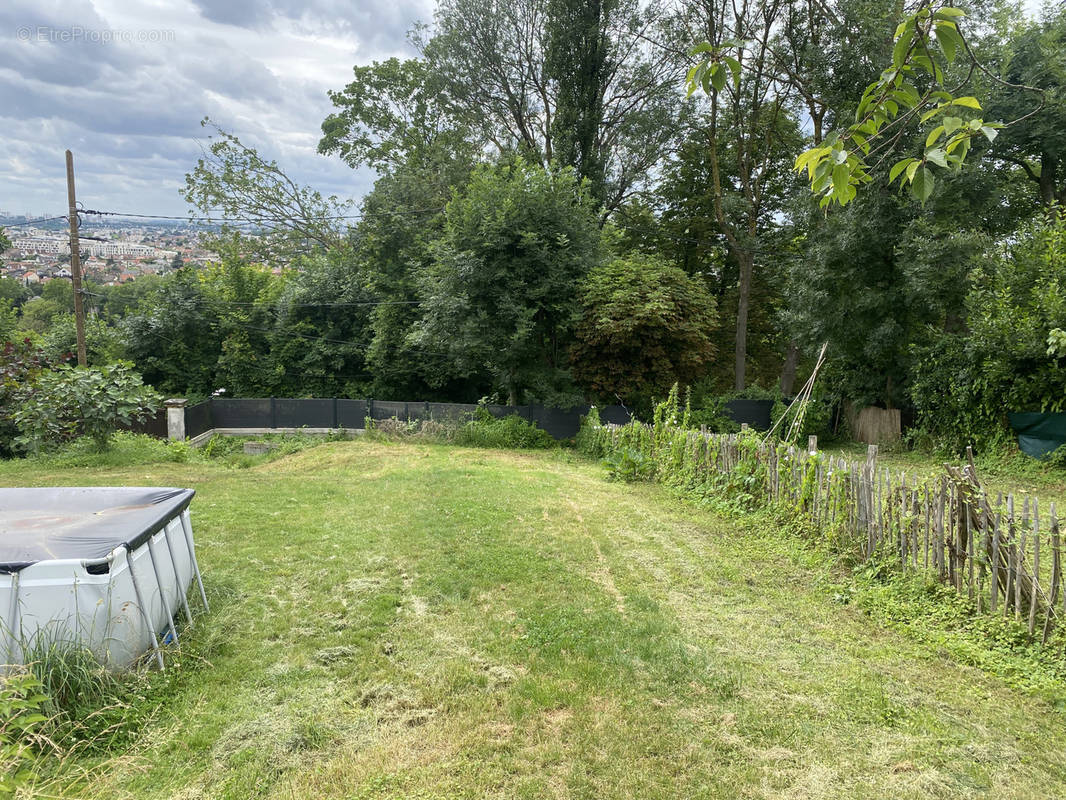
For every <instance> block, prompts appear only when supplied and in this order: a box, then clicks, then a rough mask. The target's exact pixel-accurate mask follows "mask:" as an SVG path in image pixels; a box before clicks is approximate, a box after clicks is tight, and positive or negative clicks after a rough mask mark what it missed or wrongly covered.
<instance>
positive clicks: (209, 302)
mask: <svg viewBox="0 0 1066 800" xmlns="http://www.w3.org/2000/svg"><path fill="white" fill-rule="evenodd" d="M83 294H87V295H90V296H92V297H101V298H106V297H107V295H104V294H100V293H98V292H83ZM193 302H194V303H203V304H204V305H219V306H234V307H237V308H242V307H249V306H261V307H263V308H268V309H271V310H273V309H274V308H275V306H274V304H267V303H260V302H256V301H243V300H216V299H214V298H212V297H198V298H193ZM275 302H276V303H278V304H280V305H281V306H282V307H284V308H348V307H354V306H420V305H422V301H421V300H363V301H359V302H351V303H285V302H284V301H275Z"/></svg>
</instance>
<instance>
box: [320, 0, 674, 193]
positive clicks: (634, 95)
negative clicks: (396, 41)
mask: <svg viewBox="0 0 1066 800" xmlns="http://www.w3.org/2000/svg"><path fill="white" fill-rule="evenodd" d="M669 23H670V15H669V14H668V13H667V11H666V10H665V6H664V4H662V3H652V4H647V5H644V4H641V3H640V2H638V0H598V1H597V0H594V2H592V3H587V2H579V1H578V0H511V1H510V2H503V0H443V1H442V2H441V3H440V5H439V7H438V10H437V14H436V18H435V24H434V25H433V26H432V27H425V26H423V27H419V28H416V29H415V31H413V33H412V38H413V40H414V42H415V44H416V46H417V47H418V48H419V50H420V52H421V59H420V60H419V62H418V63H411V62H407V63H406V64H403V65H401V64H399V63H397V64H396V65H394V67H393V68H392V69H389V70H386V69H385V68H384V65H373V67H372V68H356V81H354V82H353V83H352V84H350V85H349V86H348V87H346V88H345V89H344V90H343V91H341V92H335V93H333V94H332V95H331V97H332V99H333V102H334V105H336V106H337V108H338V112H336V113H334V114H332V115H331V116H330V117H329V118H327V120H326V122H325V123H324V124H323V132H324V134H325V136H324V137H323V140H322V143H321V144H320V149H321V150H322V151H323V152H337V153H339V154H340V155H342V157H345V158H346V160H347V161H348V163H350V164H353V165H354V164H356V163H369V164H370V165H371V166H376V164H375V163H374V159H379V160H380V159H382V158H384V157H389V158H394V157H395V156H396V155H398V154H402V153H404V152H407V151H408V148H407V147H406V143H407V142H408V141H409V135H410V134H411V132H412V130H414V129H421V130H428V129H429V126H428V125H427V124H426V122H425V121H426V120H429V121H432V120H439V127H440V130H439V131H438V134H439V133H442V132H443V130H457V131H463V132H464V135H465V132H467V131H469V132H470V133H471V134H472V137H473V140H474V143H475V144H476V146H477V148H478V151H479V152H480V154H481V155H482V156H484V154H486V153H489V152H491V151H495V153H494V155H501V154H508V153H518V154H519V155H521V156H522V157H523V158H525V159H527V160H529V161H531V162H533V163H539V164H541V165H542V166H548V165H549V164H550V163H552V162H553V161H558V162H559V163H560V164H563V165H565V166H573V167H575V168H576V169H577V170H578V173H579V174H580V175H581V176H582V177H584V178H587V179H588V180H589V181H590V184H591V187H592V191H593V193H594V196H596V197H597V199H599V200H600V201H601V202H602V203H603V204H604V205H605V206H606V207H607V208H609V209H612V208H615V207H617V206H618V205H619V204H621V203H622V202H623V201H624V200H625V199H626V198H628V197H629V196H631V195H632V194H634V193H635V192H638V191H639V190H641V189H643V188H645V187H647V186H648V184H649V181H650V179H651V177H652V175H653V174H654V170H655V168H656V166H657V165H658V164H660V163H661V161H662V159H663V157H664V156H665V154H666V153H667V152H668V151H669V148H670V146H671V142H672V140H673V135H674V131H675V129H676V122H677V119H678V116H679V114H680V113H681V105H682V104H681V102H680V98H679V97H678V92H677V82H678V80H679V79H680V76H681V72H680V70H681V68H682V67H681V64H680V63H679V60H678V58H677V57H676V55H675V54H673V53H672V52H670V51H669V50H667V49H664V48H662V47H660V46H658V45H657V44H655V43H654V42H655V40H656V39H657V38H660V37H659V33H660V31H661V30H663V29H665V28H666V27H667V26H668V25H669ZM368 89H371V90H372V91H368ZM433 109H436V110H437V113H425V112H426V111H432V110H433ZM420 120H421V121H420Z"/></svg>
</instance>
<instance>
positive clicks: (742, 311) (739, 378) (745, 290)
mask: <svg viewBox="0 0 1066 800" xmlns="http://www.w3.org/2000/svg"><path fill="white" fill-rule="evenodd" d="M735 254H736V257H737V263H738V264H739V266H740V282H739V284H738V286H737V294H738V295H739V297H738V298H737V345H736V351H735V355H736V364H735V370H736V371H735V375H736V390H737V391H738V392H741V391H743V390H744V387H745V385H746V382H745V378H746V376H745V364H746V361H747V357H748V306H749V304H750V303H751V273H752V269H753V268H754V263H755V258H754V256H753V255H752V254H751V253H750V252H748V251H747V250H739V249H738V250H736V251H735Z"/></svg>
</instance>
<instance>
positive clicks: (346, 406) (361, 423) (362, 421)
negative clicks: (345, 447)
mask: <svg viewBox="0 0 1066 800" xmlns="http://www.w3.org/2000/svg"><path fill="white" fill-rule="evenodd" d="M366 411H367V409H366V400H342V399H338V400H337V424H338V425H339V426H340V427H342V428H353V429H356V430H362V429H363V428H365V427H366Z"/></svg>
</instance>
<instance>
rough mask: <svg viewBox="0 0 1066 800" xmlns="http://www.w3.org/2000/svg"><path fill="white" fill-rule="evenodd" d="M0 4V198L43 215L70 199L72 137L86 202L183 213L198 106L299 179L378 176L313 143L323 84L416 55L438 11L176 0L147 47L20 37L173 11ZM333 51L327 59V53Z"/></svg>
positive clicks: (354, 188) (361, 188)
mask: <svg viewBox="0 0 1066 800" xmlns="http://www.w3.org/2000/svg"><path fill="white" fill-rule="evenodd" d="M183 2H184V3H188V4H189V5H183ZM0 6H2V7H0V126H2V129H3V130H4V139H5V148H3V150H0V208H4V209H7V210H16V211H33V210H35V211H40V212H42V213H53V212H55V211H56V210H61V207H62V205H63V202H64V198H65V194H64V190H63V172H62V151H63V149H65V148H67V147H70V148H72V149H73V150H74V151H75V161H76V167H77V170H78V182H79V195H80V196H82V197H84V198H86V202H87V204H88V200H89V199H92V201H93V202H94V203H95V204H97V206H105V207H106V206H111V207H122V208H125V209H126V210H130V209H131V207H132V208H133V209H140V210H143V211H148V212H156V211H157V212H161V213H170V214H182V213H184V211H185V206H184V203H183V201H181V199H180V198H179V196H178V194H177V189H178V187H180V186H181V185H182V184H183V182H184V175H185V173H186V172H188V171H189V170H191V169H192V168H193V167H194V166H195V163H196V159H197V158H198V157H199V156H200V153H201V150H200V147H201V145H202V144H204V143H205V142H206V140H207V134H208V132H207V131H205V130H203V129H202V128H201V127H200V125H199V122H200V120H201V119H202V118H203V117H204V116H210V117H211V118H212V119H213V120H215V121H216V122H218V123H219V124H220V125H221V126H222V127H223V128H224V129H225V130H227V131H229V132H232V133H234V134H236V135H238V136H239V137H240V138H241V139H242V141H245V142H246V143H247V144H249V145H252V146H254V147H256V148H257V149H259V150H260V152H261V153H262V154H263V155H265V156H267V157H269V158H273V159H276V160H277V161H278V163H279V164H281V166H282V167H283V168H284V169H285V170H286V171H287V172H288V173H289V174H290V175H291V176H292V177H293V178H294V179H295V180H297V181H298V182H300V183H305V184H309V185H312V186H314V187H315V188H316V189H318V190H319V191H321V192H323V193H324V194H327V195H329V194H335V195H338V196H341V197H355V198H358V197H359V196H361V195H362V194H364V193H365V192H366V191H367V190H369V188H370V187H371V186H372V184H373V179H374V175H373V174H372V173H371V172H369V171H366V170H360V171H352V170H350V169H349V168H347V167H346V166H344V165H343V164H342V163H341V162H340V161H339V160H338V159H330V158H326V157H323V156H319V155H318V154H317V153H316V151H315V147H316V144H317V141H318V136H319V125H320V124H321V120H322V119H323V118H324V117H325V116H326V115H327V114H328V113H329V112H330V111H331V106H330V103H329V100H328V98H327V97H326V91H327V90H328V89H331V88H341V87H342V86H343V85H344V84H345V82H346V81H347V80H348V79H349V75H350V69H351V66H352V64H353V63H356V62H358V63H368V62H369V61H371V60H375V59H380V58H383V57H387V56H390V55H394V54H402V53H405V52H409V48H408V46H407V44H406V42H405V34H406V31H407V30H408V29H409V28H410V27H411V25H412V24H413V23H414V22H415V21H416V20H418V19H427V18H428V17H429V16H430V13H431V10H432V9H431V6H430V5H429V0H397V1H396V2H383V1H382V0H374V2H362V3H351V2H331V1H330V0H310V1H309V2H307V3H301V2H296V0H269V2H255V3H252V2H232V1H227V2H222V0H218V1H217V2H215V1H214V0H174V3H173V6H172V7H170V8H168V11H173V12H174V13H173V14H171V15H170V16H164V17H160V22H159V25H160V26H161V27H171V26H173V27H174V33H175V36H174V39H173V41H171V42H167V43H161V44H158V45H152V46H144V45H138V44H131V43H128V42H109V43H103V42H84V41H83V42H76V41H66V42H52V41H43V42H41V41H23V40H21V38H22V37H21V35H20V34H19V29H20V26H33V27H34V28H36V27H37V26H40V27H45V28H47V27H50V26H51V27H55V28H70V27H71V26H72V25H81V26H83V27H84V28H86V29H96V30H109V29H123V28H127V29H130V28H135V27H141V28H143V27H144V25H145V24H146V20H154V19H155V18H156V15H157V14H166V13H167V12H166V11H162V12H160V11H158V10H157V9H156V8H155V7H152V6H144V7H140V8H138V7H137V6H138V4H137V3H135V2H133V0H129V2H128V4H125V5H117V4H113V3H104V2H102V0H96V5H94V3H93V2H90V0H66V1H65V2H48V1H47V0H44V1H43V2H41V0H37V1H36V2H34V3H33V4H32V5H31V3H30V2H28V1H26V0H15V1H14V2H11V0H0ZM116 6H117V8H119V9H121V10H120V11H116V10H115V7H116ZM194 8H195V9H198V10H199V13H200V15H201V16H197V15H196V10H194ZM127 14H128V15H129V16H128V17H127V16H125V15H127ZM190 20H192V21H193V22H191V23H190V22H189V21H190ZM197 20H198V22H196V21H197ZM227 26H229V27H227ZM319 38H321V41H322V46H321V48H318V47H316V46H315V41H316V39H319ZM334 53H335V54H336V55H335V56H333V58H335V59H336V61H337V62H338V63H336V68H335V69H334V67H333V66H332V63H333V62H332V61H330V60H329V58H328V57H326V56H324V54H334Z"/></svg>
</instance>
